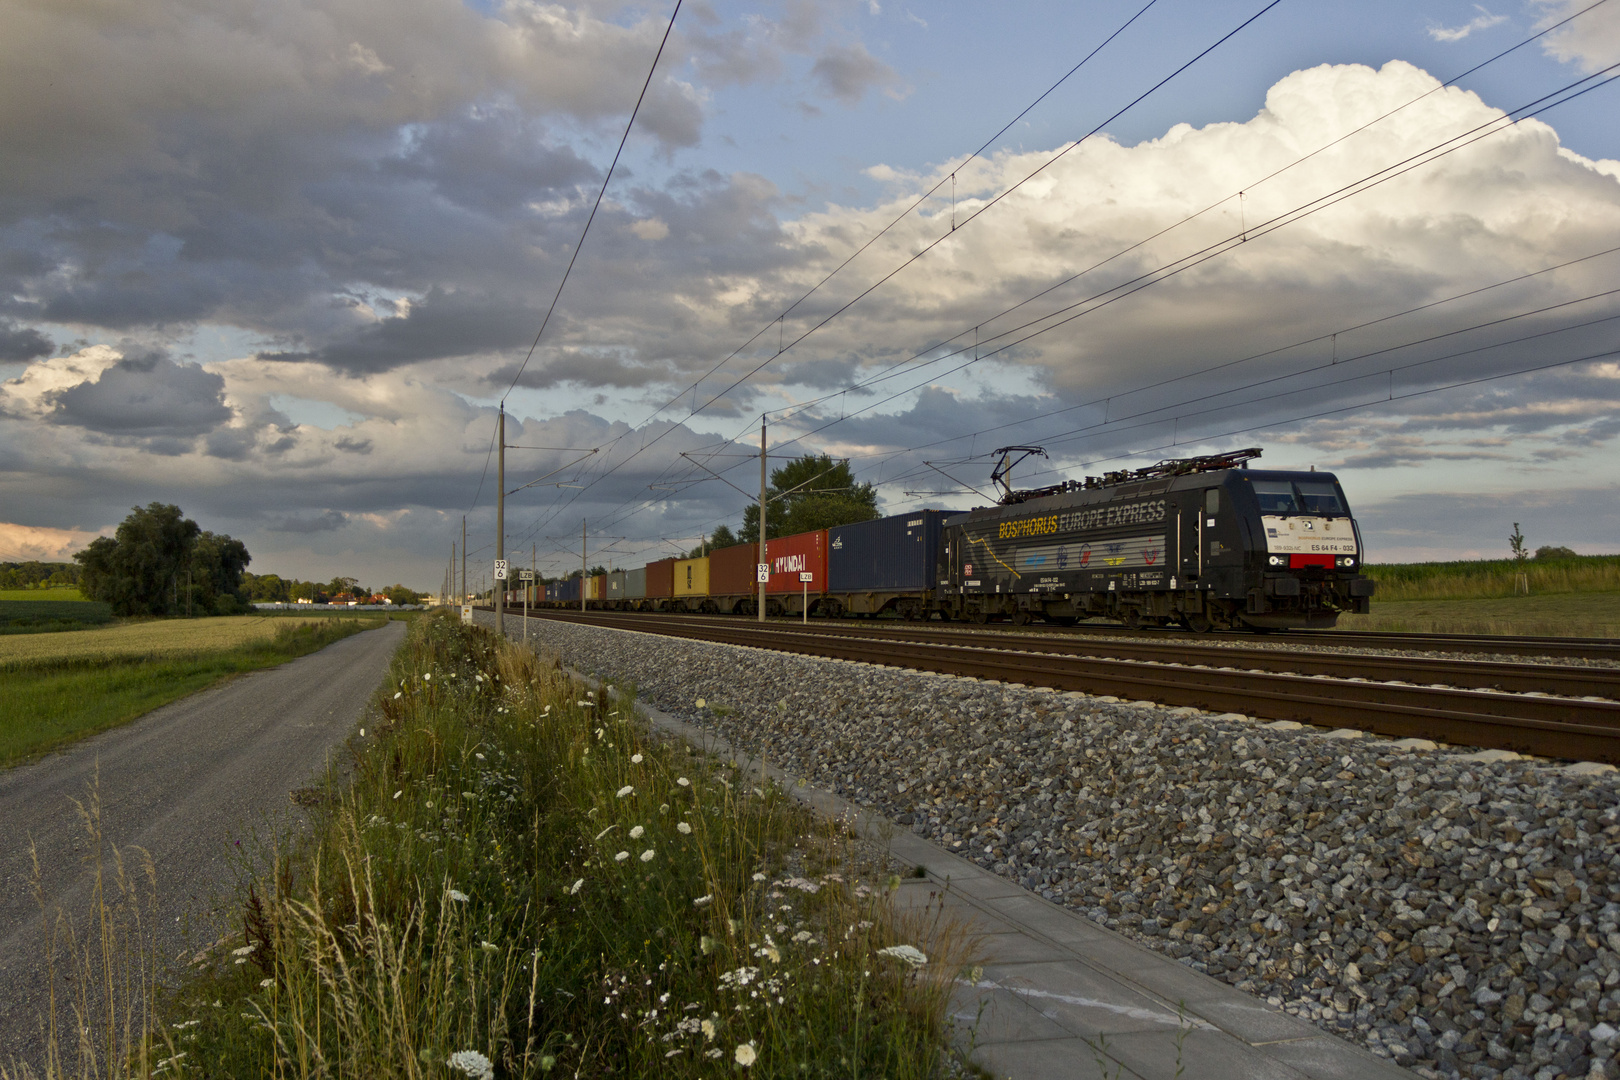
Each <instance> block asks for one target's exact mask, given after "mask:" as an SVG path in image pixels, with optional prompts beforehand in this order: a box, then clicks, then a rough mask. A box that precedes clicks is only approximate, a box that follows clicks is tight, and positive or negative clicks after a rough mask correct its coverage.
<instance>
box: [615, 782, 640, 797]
mask: <svg viewBox="0 0 1620 1080" xmlns="http://www.w3.org/2000/svg"><path fill="white" fill-rule="evenodd" d="M635 793H636V789H635V786H634V785H632V784H626V785H624V787H622V788H620V789H619V798H621V799H622V798H624V797H625V796H626V795H634V794H635Z"/></svg>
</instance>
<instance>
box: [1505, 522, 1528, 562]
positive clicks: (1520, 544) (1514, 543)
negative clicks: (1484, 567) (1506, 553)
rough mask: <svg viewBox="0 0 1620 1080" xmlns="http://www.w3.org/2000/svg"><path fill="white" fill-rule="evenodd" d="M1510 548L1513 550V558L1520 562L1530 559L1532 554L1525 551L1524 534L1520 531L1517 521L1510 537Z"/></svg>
mask: <svg viewBox="0 0 1620 1080" xmlns="http://www.w3.org/2000/svg"><path fill="white" fill-rule="evenodd" d="M1508 547H1510V548H1512V549H1513V557H1514V558H1515V559H1516V560H1518V561H1519V562H1524V560H1525V559H1528V558H1529V557H1530V553H1529V552H1528V551H1526V550H1525V549H1524V534H1523V533H1522V532H1520V531H1519V523H1518V522H1517V521H1515V522H1514V523H1513V535H1512V536H1509V537H1508Z"/></svg>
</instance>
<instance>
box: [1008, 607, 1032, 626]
mask: <svg viewBox="0 0 1620 1080" xmlns="http://www.w3.org/2000/svg"><path fill="white" fill-rule="evenodd" d="M1029 623H1030V615H1029V612H1027V611H1024V610H1022V609H1020V610H1018V611H1015V612H1013V613H1012V624H1013V625H1014V626H1028V625H1029Z"/></svg>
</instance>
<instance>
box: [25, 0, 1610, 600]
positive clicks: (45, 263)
mask: <svg viewBox="0 0 1620 1080" xmlns="http://www.w3.org/2000/svg"><path fill="white" fill-rule="evenodd" d="M672 7H673V5H672V4H661V5H657V6H654V5H648V4H640V3H574V4H540V3H531V2H516V0H473V2H467V0H390V2H389V3H387V4H384V3H381V2H379V0H323V2H322V3H319V4H316V3H312V2H308V0H206V2H205V0H94V2H92V0H80V2H76V3H68V4H64V3H60V2H59V0H0V146H3V147H4V148H5V152H4V154H0V559H6V560H11V559H26V558H40V559H61V558H66V557H69V556H70V555H71V553H72V552H73V551H76V550H79V549H80V548H82V547H83V546H84V544H86V543H88V542H89V540H90V539H92V538H94V537H95V536H97V535H106V534H109V533H110V532H111V531H112V530H113V529H114V528H115V527H116V526H117V524H118V522H119V521H120V520H122V518H123V517H124V516H125V515H126V514H127V513H128V512H129V510H130V508H131V507H133V506H137V505H145V504H147V503H149V502H152V501H161V502H167V503H175V504H177V505H179V506H180V507H181V508H182V509H183V510H184V511H185V512H186V514H187V515H188V516H190V517H192V518H194V519H195V520H197V521H198V522H199V523H200V524H202V525H203V526H204V527H205V528H209V529H212V530H214V531H216V532H227V533H229V534H231V535H233V536H236V537H238V538H240V539H242V540H243V541H244V542H246V544H247V546H248V548H249V550H250V551H251V552H252V554H253V563H252V566H251V569H252V570H253V571H255V572H258V573H279V574H281V575H283V576H296V577H300V578H306V579H309V578H319V579H327V578H330V577H333V576H336V575H340V574H341V575H348V576H354V577H357V578H359V579H360V580H361V581H362V582H365V583H367V584H370V585H373V586H382V585H385V584H391V583H394V582H401V583H404V584H408V585H412V586H413V587H416V588H420V589H427V590H433V591H436V590H437V589H438V588H439V587H440V586H441V584H442V583H443V581H444V577H445V572H446V569H447V567H448V566H449V565H450V559H451V551H452V544H456V545H458V546H459V544H460V541H461V528H462V520H463V517H465V519H466V523H467V531H468V545H467V546H468V548H469V549H470V561H469V566H470V569H471V576H472V577H473V578H474V580H475V581H476V579H477V577H478V576H479V575H480V574H487V572H488V567H489V560H490V559H491V558H492V557H493V555H494V548H495V501H496V500H495V493H496V490H497V487H498V484H497V460H498V459H497V455H495V454H494V453H493V452H492V451H493V447H494V444H495V441H496V438H495V430H496V426H497V417H498V415H499V410H500V409H501V407H502V405H503V403H504V408H505V412H506V415H507V428H506V431H507V438H506V442H507V444H508V449H507V452H506V484H505V486H506V488H507V490H508V492H509V494H508V497H507V499H506V517H505V523H506V530H505V533H506V541H505V546H506V548H507V550H508V553H509V555H510V557H511V558H513V559H515V560H520V561H522V562H524V563H527V562H528V561H529V560H528V558H526V557H525V556H531V554H532V557H533V558H535V559H536V561H537V563H538V565H539V566H540V567H541V569H542V570H545V571H546V572H548V573H552V574H555V573H558V572H563V571H566V570H568V569H570V568H573V567H577V566H578V565H579V563H580V534H581V530H582V528H583V529H584V530H585V532H586V533H587V536H588V540H587V546H588V548H589V561H590V562H591V563H592V564H593V565H594V564H598V563H602V564H609V565H624V566H635V565H640V564H641V563H642V562H645V561H648V560H650V559H654V558H660V557H664V556H666V555H668V554H672V553H674V552H675V551H677V550H684V549H686V548H690V547H693V546H695V545H696V544H697V543H698V541H699V538H700V537H702V536H703V535H705V534H707V533H709V532H711V531H712V530H713V529H714V528H715V527H717V526H718V525H721V524H728V525H730V526H732V527H733V528H735V527H736V526H737V525H738V524H739V523H740V521H741V518H742V511H743V507H744V505H745V504H746V502H747V496H746V495H745V494H744V492H746V491H749V490H754V489H757V486H758V461H757V454H758V451H759V438H760V424H761V418H762V417H764V419H765V422H766V424H767V429H768V431H767V434H768V440H769V443H770V452H771V453H772V454H781V455H783V456H784V458H786V457H791V456H794V455H797V454H801V453H810V452H817V453H821V452H825V453H829V454H832V455H834V456H838V457H847V458H848V459H849V460H850V462H851V465H852V466H853V467H854V469H855V472H856V475H857V478H858V479H860V480H862V481H870V482H872V483H874V484H876V485H877V487H878V491H879V494H880V497H881V500H882V506H883V508H884V510H885V511H886V512H890V513H903V512H906V511H908V510H911V509H914V508H916V507H919V506H933V507H943V508H950V509H966V508H970V507H972V506H974V505H982V504H983V502H984V501H985V500H984V498H983V496H982V494H981V493H982V492H986V491H988V490H989V482H988V478H989V473H990V469H991V467H992V464H993V460H992V458H993V451H995V450H996V449H997V448H999V447H1002V446H1007V445H1013V444H1026V445H1039V446H1042V447H1044V448H1045V449H1046V452H1047V455H1048V456H1047V457H1046V458H1044V459H1042V458H1032V459H1030V460H1029V461H1027V462H1026V463H1025V464H1024V465H1022V466H1020V468H1019V469H1018V470H1017V471H1016V472H1015V477H1014V479H1015V483H1017V484H1019V485H1037V484H1047V483H1053V482H1056V481H1057V480H1060V479H1065V478H1074V479H1078V478H1080V477H1082V476H1085V475H1093V474H1096V473H1099V472H1102V471H1104V470H1112V469H1120V468H1132V467H1140V466H1143V465H1148V464H1152V463H1153V462H1155V461H1158V460H1161V459H1165V458H1172V457H1184V456H1188V455H1192V454H1200V453H1212V452H1218V451H1225V450H1230V449H1236V448H1240V447H1249V446H1259V447H1263V448H1264V457H1263V458H1262V460H1261V463H1260V464H1261V465H1268V466H1273V467H1279V468H1306V467H1312V466H1314V467H1315V468H1317V469H1319V470H1331V471H1333V472H1335V473H1336V474H1337V475H1338V476H1339V478H1340V480H1341V482H1342V484H1343V486H1344V488H1345V490H1346V492H1347V495H1348V497H1349V499H1350V500H1351V503H1352V507H1353V509H1354V511H1355V513H1356V515H1357V517H1358V519H1359V521H1360V523H1361V528H1362V534H1363V538H1364V541H1365V543H1366V546H1367V558H1368V559H1369V560H1371V561H1399V560H1410V559H1449V558H1475V557H1502V556H1505V555H1506V554H1507V550H1508V544H1507V536H1508V535H1509V533H1510V532H1512V529H1513V523H1514V522H1519V523H1521V526H1522V529H1523V532H1524V535H1525V536H1526V538H1527V540H1528V542H1529V544H1530V546H1531V547H1535V546H1539V545H1541V544H1562V545H1567V546H1569V547H1572V548H1574V549H1575V550H1577V551H1582V552H1589V553H1598V552H1613V551H1616V550H1620V454H1617V453H1616V439H1617V436H1620V125H1617V124H1615V123H1614V120H1613V117H1614V116H1615V115H1616V109H1617V106H1620V84H1611V83H1610V82H1608V80H1610V79H1612V78H1613V77H1614V76H1615V75H1617V74H1620V68H1615V69H1614V70H1610V69H1611V67H1613V66H1614V65H1616V64H1617V63H1620V0H1602V2H1599V3H1597V4H1595V5H1594V4H1592V3H1591V0H1513V2H1505V0H1504V2H1501V3H1497V4H1494V5H1480V4H1473V3H1459V2H1450V0H1399V2H1396V0H1387V2H1386V0H1366V2H1363V3H1357V4H1321V3H1314V2H1310V0H1277V2H1275V3H1273V2H1271V0H1246V2H1242V3H1238V2H1228V0H1153V2H1151V3H1149V2H1148V0H1128V2H1126V3H1104V2H1075V0H1071V2H1066V3H1056V2H1053V3H1017V2H1008V3H1003V4H996V5H986V4H963V3H959V2H957V3H950V2H936V3H927V2H921V0H918V2H913V3H897V2H891V0H860V2H835V0H825V2H820V3H815V2H808V0H785V2H780V3H768V2H767V3H758V2H756V3H725V2H720V0H686V2H683V3H682V4H681V6H680V9H679V12H678V14H677V16H676V18H675V21H674V26H673V30H672V31H670V32H669V36H668V39H667V42H664V37H665V33H666V30H669V27H670V15H671V11H672ZM1566 20H1567V21H1566ZM1537 35H1539V36H1537ZM661 43H663V46H662V47H663V51H662V54H661V56H660V58H659V61H658V64H657V67H656V69H653V68H652V64H653V59H654V56H655V55H657V54H659V49H660V45H661ZM649 70H651V72H652V74H651V79H650V81H648V75H649ZM644 84H645V86H646V91H645V97H644V100H642V103H641V105H640V108H639V111H638V112H637V114H636V117H635V121H634V123H633V125H631V126H630V134H629V137H628V139H627V140H626V142H625V145H624V149H623V152H622V154H619V156H618V160H617V164H616V165H614V164H613V163H614V159H615V154H616V152H617V151H618V148H619V144H620V139H621V137H623V135H624V132H625V129H626V124H627V122H628V121H629V120H630V116H631V111H632V109H633V108H634V107H635V106H636V102H637V100H638V95H639V94H641V93H642V88H643V85H644ZM610 166H612V173H611V176H610V175H609V168H610ZM604 181H606V189H605V194H601V193H602V192H603V184H604ZM599 195H600V196H601V201H600V204H599V205H598V198H599ZM587 221H589V229H588V231H586V224H587ZM582 232H583V233H584V241H583V244H581V242H580V240H581V235H582ZM570 265H571V267H572V268H571V269H570ZM559 289H560V293H559ZM554 300H555V307H553V301H554ZM548 311H549V312H550V314H549V318H548ZM749 455H754V456H753V457H750V456H749ZM716 474H718V478H717V476H716ZM520 553H521V555H520Z"/></svg>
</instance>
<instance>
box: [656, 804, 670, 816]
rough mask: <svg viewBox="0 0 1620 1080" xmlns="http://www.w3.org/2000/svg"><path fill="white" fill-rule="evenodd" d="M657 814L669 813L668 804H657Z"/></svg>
mask: <svg viewBox="0 0 1620 1080" xmlns="http://www.w3.org/2000/svg"><path fill="white" fill-rule="evenodd" d="M658 812H659V813H660V814H667V813H669V803H659V804H658Z"/></svg>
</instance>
